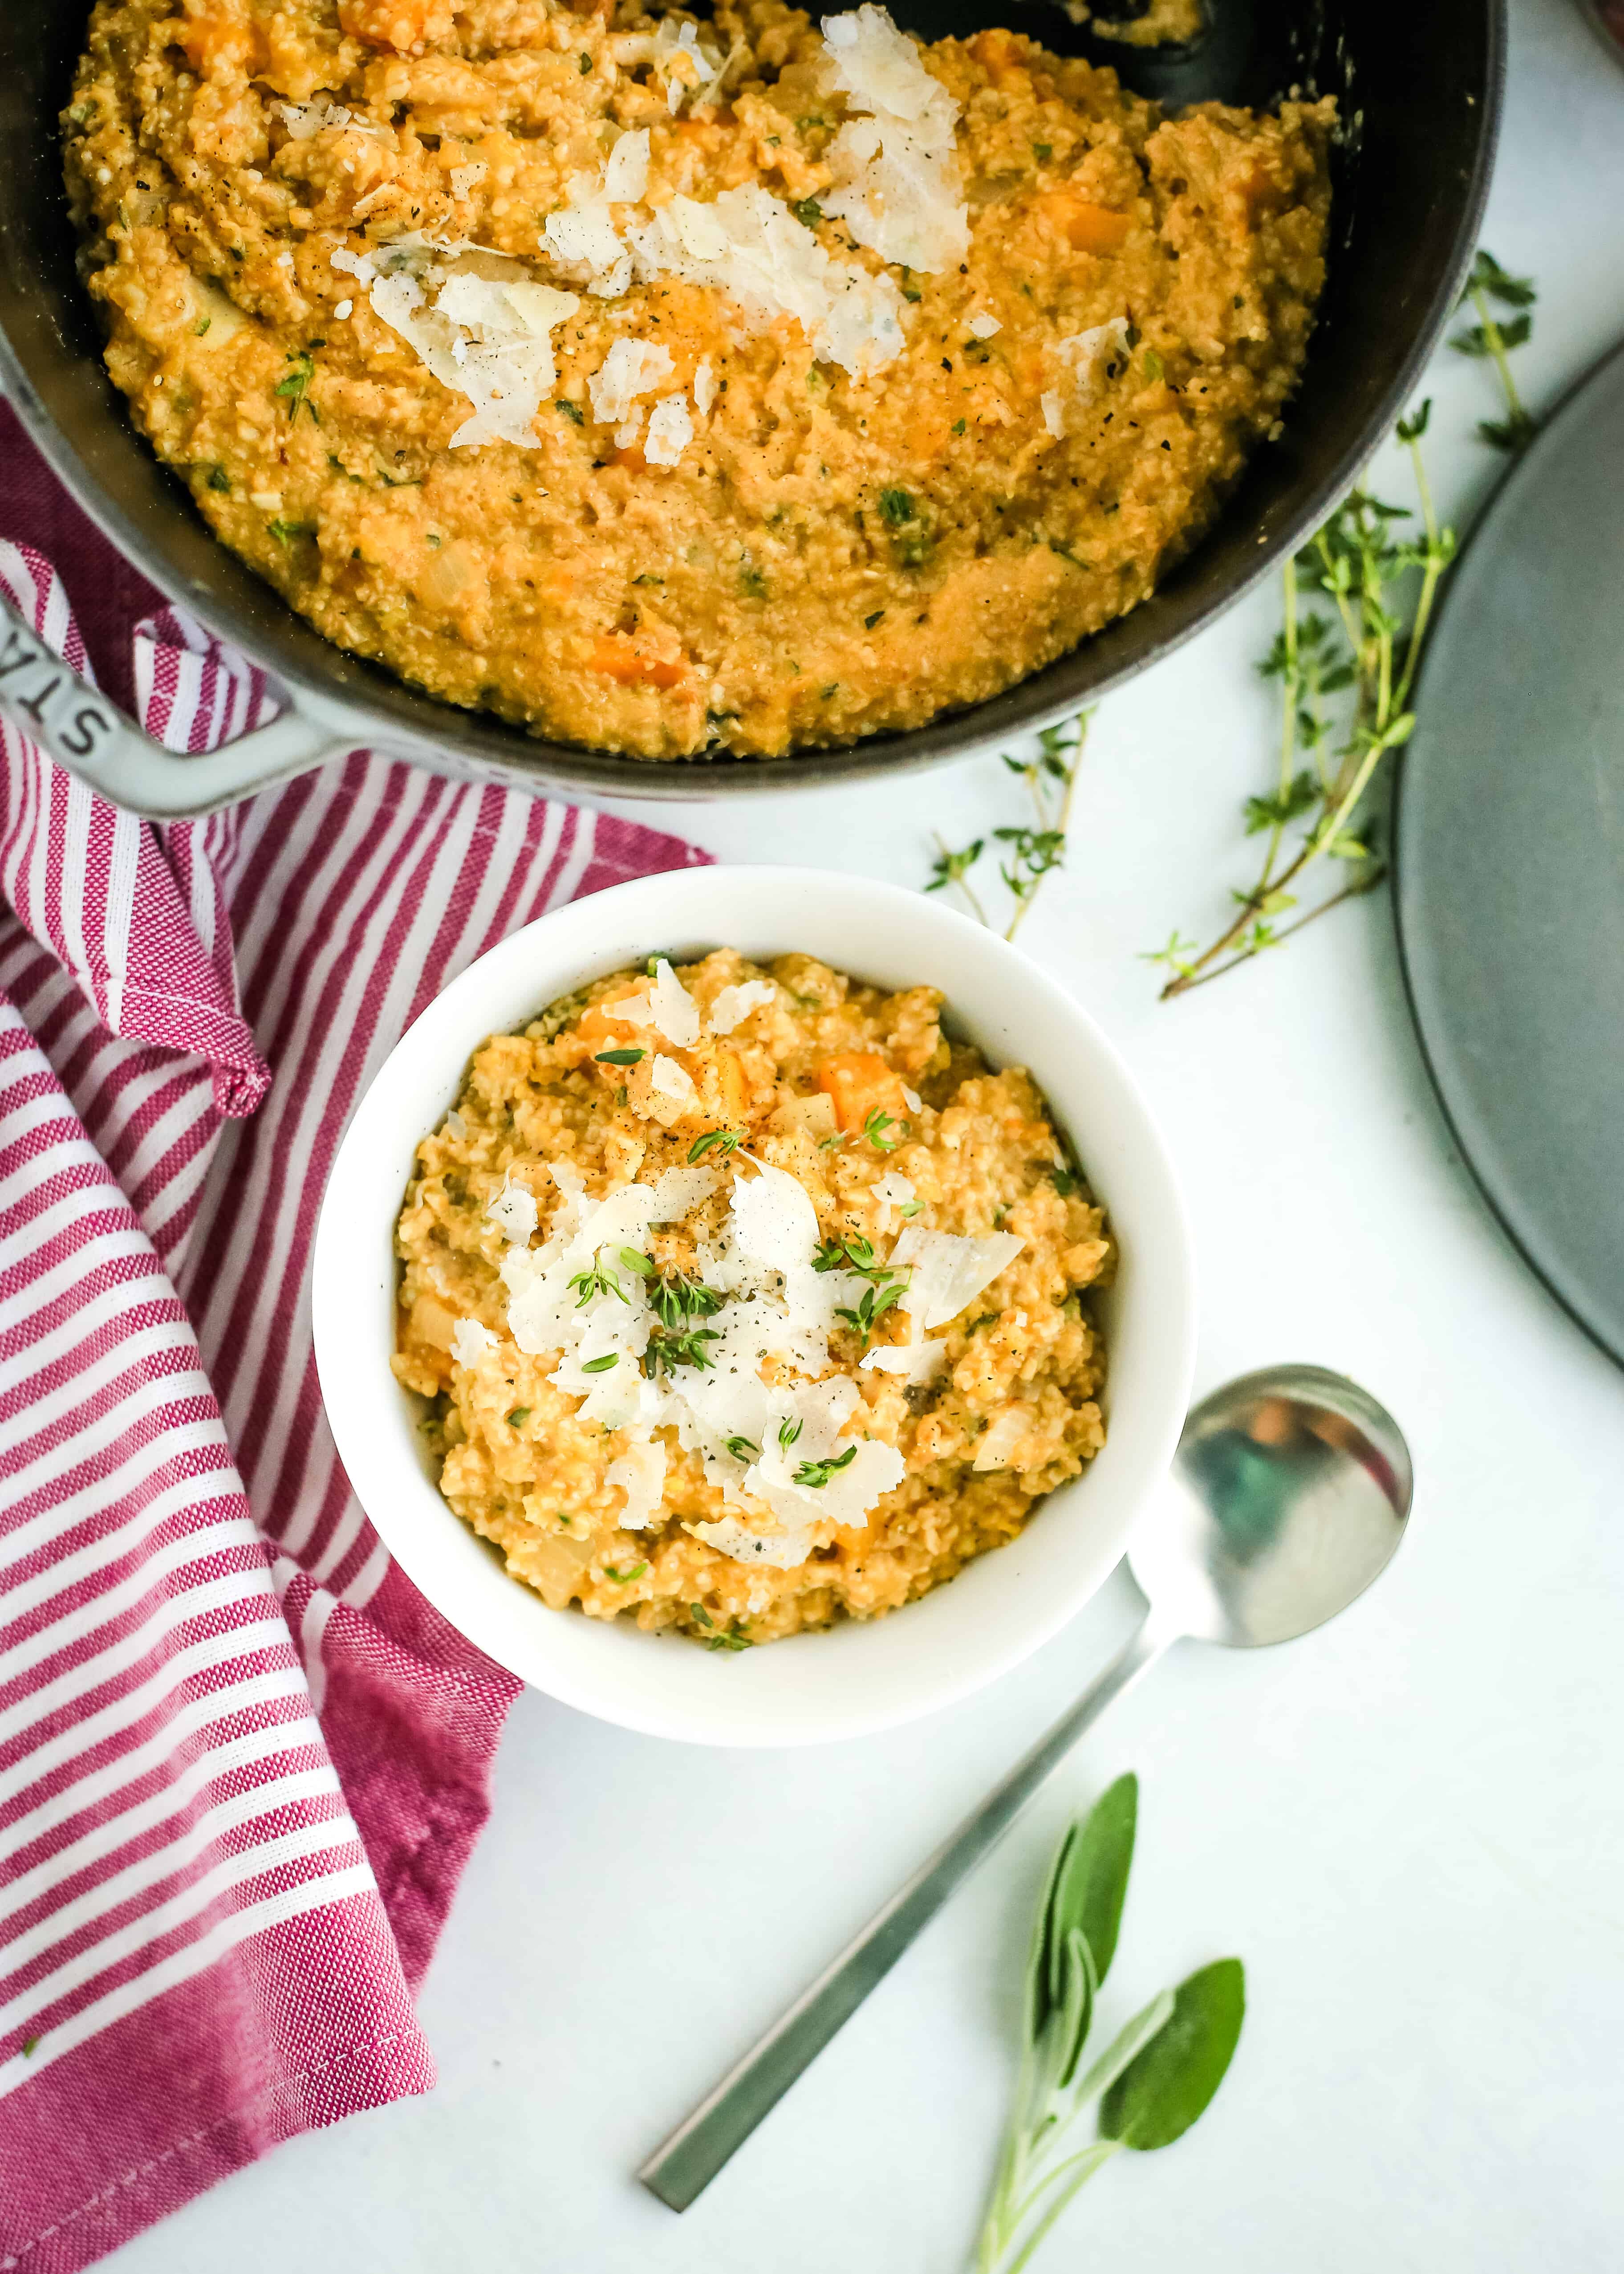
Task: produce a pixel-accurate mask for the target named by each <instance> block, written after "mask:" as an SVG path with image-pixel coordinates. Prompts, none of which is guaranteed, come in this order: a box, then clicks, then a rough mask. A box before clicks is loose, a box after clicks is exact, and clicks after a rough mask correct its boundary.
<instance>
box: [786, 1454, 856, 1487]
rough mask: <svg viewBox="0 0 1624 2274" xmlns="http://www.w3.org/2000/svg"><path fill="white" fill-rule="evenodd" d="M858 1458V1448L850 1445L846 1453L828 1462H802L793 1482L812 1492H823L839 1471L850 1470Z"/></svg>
mask: <svg viewBox="0 0 1624 2274" xmlns="http://www.w3.org/2000/svg"><path fill="white" fill-rule="evenodd" d="M856 1458H857V1448H856V1446H855V1445H848V1446H847V1447H846V1450H845V1452H844V1453H841V1454H840V1455H838V1457H832V1458H831V1459H829V1460H827V1461H802V1463H801V1466H800V1467H799V1468H798V1469H797V1470H796V1472H795V1475H794V1482H795V1483H796V1484H798V1485H804V1486H805V1487H807V1489H808V1491H810V1492H822V1490H823V1487H824V1486H825V1485H826V1484H827V1483H828V1482H829V1480H830V1478H831V1477H832V1476H833V1475H834V1474H835V1473H836V1472H837V1471H838V1470H840V1469H849V1468H850V1467H851V1465H852V1463H853V1461H854V1460H855V1459H856Z"/></svg>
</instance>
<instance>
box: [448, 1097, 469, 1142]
mask: <svg viewBox="0 0 1624 2274" xmlns="http://www.w3.org/2000/svg"><path fill="white" fill-rule="evenodd" d="M446 1134H447V1137H456V1138H459V1139H460V1138H463V1137H466V1136H467V1134H468V1124H467V1122H466V1121H464V1120H463V1118H462V1115H461V1114H460V1113H459V1112H458V1111H457V1110H456V1108H455V1105H454V1106H453V1107H452V1109H451V1111H450V1112H449V1113H447V1116H446Z"/></svg>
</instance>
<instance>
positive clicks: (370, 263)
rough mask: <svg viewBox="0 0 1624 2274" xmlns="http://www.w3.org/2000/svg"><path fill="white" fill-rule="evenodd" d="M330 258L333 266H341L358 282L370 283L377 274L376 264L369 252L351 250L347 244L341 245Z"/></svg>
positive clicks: (347, 274) (345, 273) (346, 273)
mask: <svg viewBox="0 0 1624 2274" xmlns="http://www.w3.org/2000/svg"><path fill="white" fill-rule="evenodd" d="M331 259H332V265H333V267H335V268H342V270H343V272H344V275H346V276H353V277H354V278H355V279H356V281H357V283H360V284H370V283H371V282H372V279H373V277H374V276H376V275H377V274H378V264H377V262H376V261H375V260H373V259H372V256H371V254H370V253H365V252H350V248H349V246H348V245H340V246H339V247H338V250H337V251H336V252H335V253H334V254H333V255H332V256H331Z"/></svg>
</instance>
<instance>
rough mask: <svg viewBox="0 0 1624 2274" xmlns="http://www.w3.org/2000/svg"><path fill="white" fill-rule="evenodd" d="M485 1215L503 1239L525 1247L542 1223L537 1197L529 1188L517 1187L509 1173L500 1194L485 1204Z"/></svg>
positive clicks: (516, 1245)
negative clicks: (538, 1225)
mask: <svg viewBox="0 0 1624 2274" xmlns="http://www.w3.org/2000/svg"><path fill="white" fill-rule="evenodd" d="M485 1214H486V1216H489V1217H490V1219H491V1221H492V1224H495V1225H496V1226H497V1227H498V1228H499V1229H500V1232H501V1235H502V1238H503V1239H507V1240H511V1241H512V1243H513V1245H514V1246H515V1247H523V1246H524V1245H525V1244H526V1243H527V1241H528V1240H529V1239H530V1234H531V1233H532V1232H533V1231H535V1229H536V1226H537V1224H538V1223H539V1221H540V1212H539V1210H538V1208H537V1206H536V1195H535V1193H532V1192H531V1191H530V1188H529V1187H528V1186H525V1185H515V1183H514V1181H513V1177H512V1174H511V1172H509V1174H508V1177H507V1178H506V1180H505V1181H504V1183H503V1185H502V1188H501V1190H500V1193H497V1195H496V1197H495V1199H494V1200H492V1201H487V1202H486V1204H485Z"/></svg>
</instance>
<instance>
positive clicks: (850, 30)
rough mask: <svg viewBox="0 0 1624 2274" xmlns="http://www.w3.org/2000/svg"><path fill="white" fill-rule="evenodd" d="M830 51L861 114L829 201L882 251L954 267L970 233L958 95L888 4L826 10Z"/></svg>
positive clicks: (849, 131)
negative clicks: (957, 133) (930, 66)
mask: <svg viewBox="0 0 1624 2274" xmlns="http://www.w3.org/2000/svg"><path fill="white" fill-rule="evenodd" d="M823 52H824V55H825V56H826V57H827V58H828V62H829V64H830V65H831V67H832V75H833V79H834V82H835V85H836V87H838V89H839V91H840V93H841V94H844V95H845V97H846V105H847V108H848V109H850V110H852V111H853V112H854V113H856V114H857V116H855V117H852V118H850V119H848V120H847V122H846V124H845V125H843V126H842V127H841V129H840V131H839V132H838V134H837V135H836V137H835V139H834V140H833V142H832V143H831V145H830V147H829V153H828V156H829V163H830V165H831V167H832V168H833V169H834V177H835V186H834V188H833V189H832V190H830V191H824V192H822V193H821V194H820V197H819V203H820V204H821V205H822V207H823V211H824V212H825V213H826V214H829V215H832V216H834V217H835V218H836V219H838V220H840V221H844V222H845V223H846V227H847V229H849V230H851V232H852V235H853V237H855V238H856V240H857V242H858V244H859V245H868V246H871V247H872V249H873V250H874V251H875V252H877V253H878V254H879V256H880V258H881V260H889V261H896V262H899V263H900V264H901V265H902V266H903V267H908V268H918V269H922V270H925V271H928V272H929V271H934V270H936V269H941V268H948V267H951V266H952V264H953V263H954V262H955V261H958V260H962V259H963V258H964V255H965V252H966V248H967V246H968V245H969V242H970V228H969V221H968V217H967V215H966V209H965V201H964V182H963V179H962V176H961V173H960V169H959V154H958V149H957V146H956V144H955V140H954V132H953V130H954V127H955V124H956V123H957V121H958V117H959V105H958V103H957V102H955V101H954V100H953V98H952V96H951V94H949V93H948V91H947V89H946V88H945V87H944V86H943V85H942V83H941V81H940V80H939V79H934V78H933V77H932V76H931V74H930V72H929V71H927V70H926V68H925V65H924V63H923V61H922V60H921V55H920V49H919V45H918V42H917V41H914V40H911V39H909V38H907V37H906V34H903V33H901V32H899V31H898V29H897V26H896V25H895V24H894V23H892V21H891V18H890V16H889V15H888V14H887V13H886V11H885V10H884V9H883V8H876V7H874V6H872V5H867V4H865V5H864V6H863V7H861V8H859V9H857V10H856V11H855V12H854V13H853V14H850V15H845V16H825V17H824V19H823Z"/></svg>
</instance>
